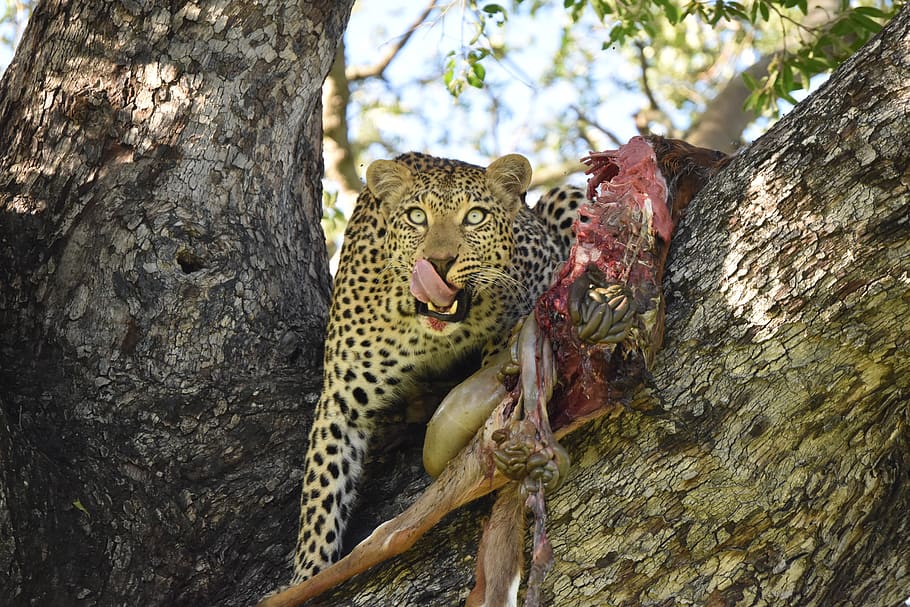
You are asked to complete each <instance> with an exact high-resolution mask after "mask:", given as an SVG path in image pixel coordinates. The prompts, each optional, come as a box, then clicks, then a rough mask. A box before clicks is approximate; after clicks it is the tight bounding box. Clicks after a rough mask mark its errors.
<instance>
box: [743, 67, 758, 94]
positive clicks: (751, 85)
mask: <svg viewBox="0 0 910 607" xmlns="http://www.w3.org/2000/svg"><path fill="white" fill-rule="evenodd" d="M742 77H743V82H745V83H746V88H748V89H749V90H750V91H755V90H757V89H758V81H757V80H756V79H755V77H754V76H752V74H749V73H748V72H743V73H742Z"/></svg>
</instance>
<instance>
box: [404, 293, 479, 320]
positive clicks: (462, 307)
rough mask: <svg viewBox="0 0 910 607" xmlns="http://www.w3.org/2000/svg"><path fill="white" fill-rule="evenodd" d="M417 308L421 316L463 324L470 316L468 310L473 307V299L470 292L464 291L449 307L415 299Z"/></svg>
mask: <svg viewBox="0 0 910 607" xmlns="http://www.w3.org/2000/svg"><path fill="white" fill-rule="evenodd" d="M414 302H415V304H416V306H417V313H418V314H420V315H421V316H429V317H430V318H435V319H437V320H441V321H443V322H461V321H462V320H464V319H465V318H466V317H467V315H468V308H470V307H471V299H470V298H469V297H468V292H467V291H466V290H465V289H462V290H460V291H459V292H458V294H457V295H456V296H455V299H453V300H452V303H451V304H449V305H448V306H444V307H443V306H437V305H435V304H434V303H433V302H427V303H424V302H422V301H420V300H419V299H417V298H416V297H415V298H414Z"/></svg>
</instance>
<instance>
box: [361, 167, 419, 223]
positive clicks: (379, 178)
mask: <svg viewBox="0 0 910 607" xmlns="http://www.w3.org/2000/svg"><path fill="white" fill-rule="evenodd" d="M413 183H414V181H413V177H412V175H411V171H410V169H408V167H406V166H405V165H403V164H401V163H400V162H395V161H394V160H376V161H374V162H373V163H372V164H370V166H369V168H368V169H367V187H368V188H369V189H370V193H371V194H372V195H373V196H375V197H376V198H377V199H378V200H379V201H380V204H381V206H382V210H383V212H384V213H385V214H386V216H388V215H389V211H390V210H391V209H392V208H394V207H395V205H396V204H398V201H399V200H400V199H401V197H402V196H403V195H404V193H405V192H406V191H407V190H408V188H410V187H411V185H412V184H413Z"/></svg>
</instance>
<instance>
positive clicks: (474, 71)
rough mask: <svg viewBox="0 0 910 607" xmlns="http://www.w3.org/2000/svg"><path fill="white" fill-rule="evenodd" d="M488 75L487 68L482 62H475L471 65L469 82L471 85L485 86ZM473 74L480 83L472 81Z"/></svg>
mask: <svg viewBox="0 0 910 607" xmlns="http://www.w3.org/2000/svg"><path fill="white" fill-rule="evenodd" d="M486 75H487V70H486V69H485V68H484V67H483V65H482V64H480V63H475V64H473V65H471V73H470V74H468V83H469V84H471V86H476V87H478V88H480V87H482V86H483V79H484V78H485V77H486ZM472 76H473V77H474V78H475V79H476V81H477V82H479V83H480V84H479V85H477V84H474V83H473V82H471V77H472Z"/></svg>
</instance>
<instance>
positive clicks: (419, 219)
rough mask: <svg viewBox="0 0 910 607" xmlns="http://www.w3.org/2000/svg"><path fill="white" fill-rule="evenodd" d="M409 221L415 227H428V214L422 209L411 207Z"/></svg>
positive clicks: (408, 215)
mask: <svg viewBox="0 0 910 607" xmlns="http://www.w3.org/2000/svg"><path fill="white" fill-rule="evenodd" d="M407 218H408V221H410V222H411V223H413V224H414V225H415V226H425V225H427V214H426V213H425V212H424V210H423V209H421V208H420V207H411V208H410V209H408V212H407Z"/></svg>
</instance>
